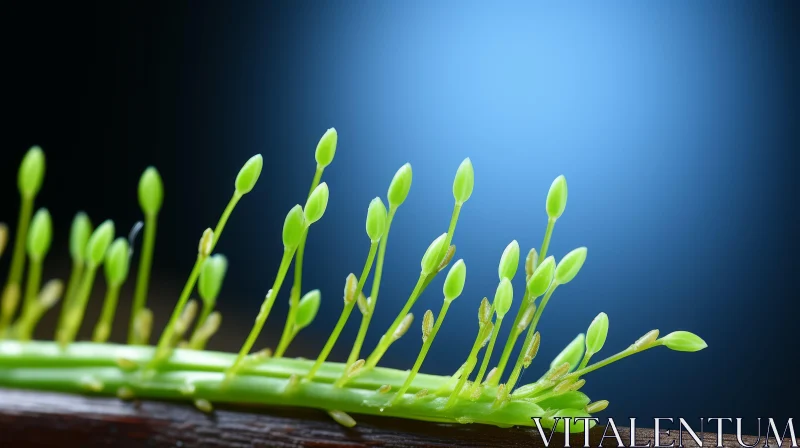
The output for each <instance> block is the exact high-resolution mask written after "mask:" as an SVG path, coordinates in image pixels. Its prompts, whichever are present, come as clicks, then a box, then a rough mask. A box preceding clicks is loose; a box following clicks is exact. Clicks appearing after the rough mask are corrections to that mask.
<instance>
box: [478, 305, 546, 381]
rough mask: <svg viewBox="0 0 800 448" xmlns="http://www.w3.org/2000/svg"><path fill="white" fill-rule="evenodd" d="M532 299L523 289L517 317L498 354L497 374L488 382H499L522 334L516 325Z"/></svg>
mask: <svg viewBox="0 0 800 448" xmlns="http://www.w3.org/2000/svg"><path fill="white" fill-rule="evenodd" d="M534 300H536V298H535V297H534V298H533V299H530V298H529V296H528V291H525V296H524V297H523V299H522V305H521V306H520V307H519V310H518V311H517V317H516V318H514V325H513V326H512V327H511V334H509V335H508V339H506V345H505V347H503V354H502V355H501V356H500V362H499V363H498V364H497V374H496V375H495V376H494V377H493V378H491V380H490V381H489V382H488V384H491V385H492V386H497V385H498V384H499V383H500V378H502V377H503V372H505V370H506V364H508V359H509V358H510V357H511V351H512V350H513V349H514V345H516V343H517V339H519V335H520V334H522V333H521V332H519V331H517V325H519V321H520V320H521V319H522V315H523V314H525V310H527V309H528V307H529V306H531V304H532V303H533V302H534ZM523 331H524V330H523Z"/></svg>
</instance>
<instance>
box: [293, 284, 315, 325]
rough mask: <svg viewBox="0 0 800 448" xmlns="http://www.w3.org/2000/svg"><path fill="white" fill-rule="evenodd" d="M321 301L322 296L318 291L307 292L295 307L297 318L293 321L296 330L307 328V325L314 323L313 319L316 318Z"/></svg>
mask: <svg viewBox="0 0 800 448" xmlns="http://www.w3.org/2000/svg"><path fill="white" fill-rule="evenodd" d="M321 300H322V294H321V293H320V292H319V289H314V290H311V291H309V292H307V293H306V294H305V295H304V296H303V298H301V299H300V302H299V303H298V305H297V318H296V319H295V321H294V325H295V327H296V328H297V329H298V330H301V329H303V328H305V327H307V326H309V324H311V322H313V321H314V318H315V317H317V311H319V303H320V301H321Z"/></svg>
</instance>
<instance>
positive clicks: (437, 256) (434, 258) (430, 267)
mask: <svg viewBox="0 0 800 448" xmlns="http://www.w3.org/2000/svg"><path fill="white" fill-rule="evenodd" d="M445 239H447V233H443V234H441V235H439V236H438V237H437V238H436V239H435V240H433V242H431V244H430V246H428V249H427V250H426V251H425V255H423V256H422V263H420V265H421V266H422V273H423V274H424V275H428V274H430V273H432V272H433V271H435V270H436V268H437V267H438V266H439V263H440V262H441V261H442V258H443V257H444V254H443V253H442V248H443V247H444V241H445Z"/></svg>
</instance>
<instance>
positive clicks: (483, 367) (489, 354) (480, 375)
mask: <svg viewBox="0 0 800 448" xmlns="http://www.w3.org/2000/svg"><path fill="white" fill-rule="evenodd" d="M503 317H504V316H498V317H497V321H496V322H497V323H496V324H495V325H494V328H493V329H492V338H491V339H489V345H488V346H487V347H486V351H485V352H483V362H481V368H480V369H478V376H476V377H475V382H474V383H473V384H472V389H471V391H472V392H474V391H475V390H477V389H478V388H479V387H480V386H481V381H482V380H483V375H485V374H486V369H488V368H489V361H491V359H492V351H493V350H494V344H495V341H497V335H498V334H499V333H500V327H501V326H502V325H503Z"/></svg>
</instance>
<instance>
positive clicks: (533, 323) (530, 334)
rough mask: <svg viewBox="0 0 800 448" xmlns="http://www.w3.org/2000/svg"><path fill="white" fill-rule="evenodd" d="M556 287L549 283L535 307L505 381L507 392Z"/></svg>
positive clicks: (515, 377) (511, 385)
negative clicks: (514, 362) (511, 368)
mask: <svg viewBox="0 0 800 448" xmlns="http://www.w3.org/2000/svg"><path fill="white" fill-rule="evenodd" d="M556 288H558V283H556V282H553V283H552V284H551V285H550V288H548V290H547V292H546V293H545V294H544V297H543V298H542V302H541V303H540V304H539V308H537V309H536V313H534V315H533V320H532V321H531V326H530V327H528V334H527V335H526V336H525V343H524V344H522V350H520V352H519V356H518V357H517V362H516V364H514V370H512V371H511V376H510V377H509V379H508V383H506V393H508V394H511V392H512V391H513V390H514V386H515V385H516V384H517V381H518V380H519V375H520V373H521V372H522V365H523V364H524V362H525V347H527V346H528V344H530V343H531V340H532V339H533V335H534V334H535V333H536V326H537V325H538V324H539V319H540V318H541V317H542V313H543V312H544V308H545V307H546V306H547V302H549V301H550V297H552V296H553V293H554V292H555V290H556Z"/></svg>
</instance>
